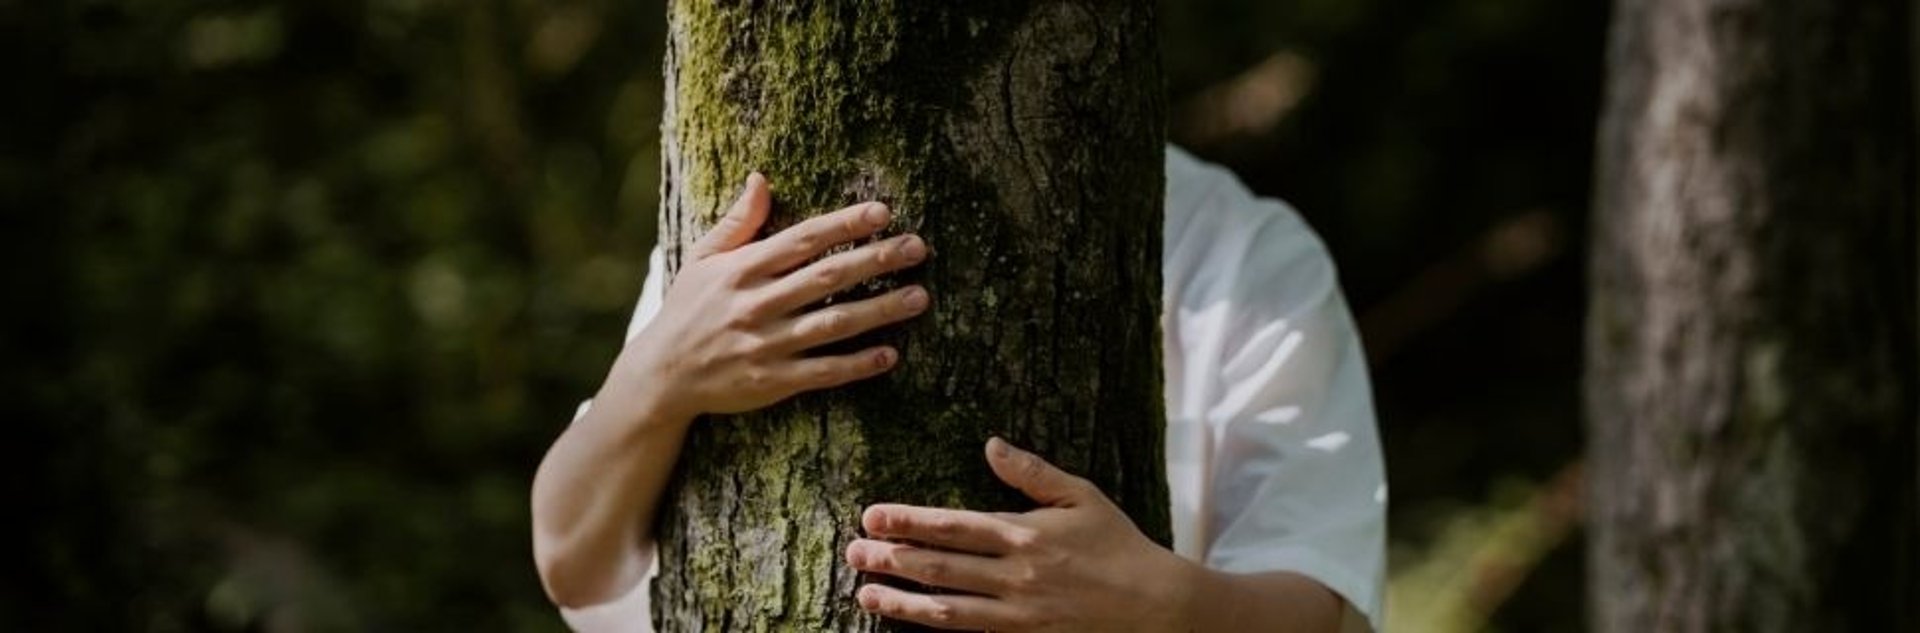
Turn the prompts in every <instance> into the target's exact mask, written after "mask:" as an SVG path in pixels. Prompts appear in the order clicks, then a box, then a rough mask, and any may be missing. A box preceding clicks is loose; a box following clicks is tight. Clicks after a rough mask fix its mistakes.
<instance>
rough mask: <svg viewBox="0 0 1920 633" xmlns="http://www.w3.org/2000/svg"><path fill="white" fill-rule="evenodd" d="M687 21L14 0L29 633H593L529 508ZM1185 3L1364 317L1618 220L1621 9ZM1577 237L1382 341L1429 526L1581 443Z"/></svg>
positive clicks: (1409, 531)
mask: <svg viewBox="0 0 1920 633" xmlns="http://www.w3.org/2000/svg"><path fill="white" fill-rule="evenodd" d="M660 13H661V9H660V7H659V6H658V5H657V4H652V3H646V2H625V3H615V2H608V1H606V0H562V1H554V2H532V1H529V0H473V1H469V2H446V1H444V0H389V1H385V2H321V1H317V0H287V1H281V2H261V1H243V0H234V1H216V0H164V1H157V0H147V1H135V0H70V1H69V2H64V3H26V2H23V1H22V0H0V64H5V68H6V76H7V77H8V78H9V79H11V80H12V81H11V82H10V86H9V89H8V90H7V92H8V96H7V97H6V98H4V99H0V121H4V126H5V127H4V135H0V204H3V205H4V208H5V210H6V215H5V220H4V222H5V224H4V225H0V226H4V229H5V230H4V236H5V242H4V246H5V248H4V250H3V251H0V257H3V258H4V260H3V261H0V270H4V271H5V273H4V274H5V275H6V278H7V281H8V288H9V292H8V297H9V298H10V301H8V309H7V310H4V311H0V323H4V326H5V330H6V336H5V339H4V343H0V345H4V347H0V351H3V352H4V356H3V357H4V359H5V363H4V364H0V379H3V380H4V382H5V384H6V385H8V389H9V394H8V396H9V397H7V398H5V399H4V401H5V402H4V404H0V413H4V414H5V418H4V419H6V420H8V421H9V422H11V423H12V424H10V425H9V427H10V428H13V429H16V432H15V433H14V434H13V436H12V438H11V439H10V440H9V442H8V444H9V446H11V447H12V448H13V451H12V452H13V453H14V455H13V456H12V457H11V458H10V459H9V460H7V461H6V469H7V470H6V471H4V472H0V475H5V477H4V481H5V483H4V485H5V486H6V488H5V492H6V496H7V499H9V500H10V501H11V502H12V504H13V508H12V510H13V512H12V513H11V516H12V517H13V519H12V520H10V521H7V522H6V527H5V528H0V530H3V531H0V536H4V537H6V538H7V539H8V540H7V542H8V543H9V545H11V547H10V548H9V550H10V553H9V554H8V555H7V556H8V557H9V562H8V564H7V569H8V571H7V573H6V584H5V585H4V586H0V589H3V591H0V628H4V629H7V630H33V629H71V630H127V629H136V630H153V631H173V630H200V629H216V630H254V629H265V630H284V627H287V626H304V627H306V628H312V629H322V630H325V629H376V630H494V629H515V630H551V629H555V628H558V627H559V621H558V619H557V618H556V617H555V616H554V613H553V611H552V609H551V608H550V607H549V606H548V605H547V604H546V602H545V599H544V597H543V596H542V594H541V592H540V589H539V586H538V583H537V581H536V579H535V577H534V573H533V570H532V566H531V557H530V554H529V551H528V541H529V536H528V529H527V511H526V508H527V498H526V496H527V487H528V483H529V479H530V476H531V472H532V470H533V467H534V465H535V464H536V463H537V462H538V459H539V457H540V455H541V453H542V452H543V451H544V449H545V447H546V444H547V442H549V441H550V439H551V438H552V437H553V436H554V435H555V434H556V433H557V432H558V431H559V429H560V428H561V427H562V426H563V425H564V424H565V423H566V421H567V419H568V415H569V414H570V413H571V412H572V410H573V408H574V405H575V404H576V403H577V402H578V401H580V400H581V399H583V398H584V397H586V396H587V395H589V394H590V393H591V390H592V389H594V388H595V387H596V385H597V384H598V379H599V377H600V375H601V373H602V372H603V371H605V368H606V366H607V364H608V362H609V361H610V360H611V359H612V358H613V355H614V354H615V352H616V351H617V349H616V348H617V345H618V341H619V335H620V332H621V328H622V326H623V324H624V323H625V319H626V316H627V314H626V313H627V310H628V309H629V307H630V306H631V302H632V301H633V299H634V297H635V294H636V292H637V290H638V287H639V283H640V280H641V278H642V276H643V274H644V272H645V270H644V267H645V254H646V251H647V248H648V246H649V245H650V244H651V242H652V240H653V232H654V218H653V212H654V208H655V200H656V196H657V191H658V182H657V180H658V171H659V167H658V156H657V147H656V144H657V142H658V136H657V135H658V120H659V97H660V90H661V88H660V72H659V68H660V66H659V55H660V50H659V49H660V42H661V33H660V28H661V16H660ZM1163 14H1164V17H1165V24H1166V27H1165V32H1166V35H1167V37H1166V40H1165V43H1164V44H1165V50H1166V58H1167V64H1168V70H1169V73H1168V74H1169V85H1168V86H1167V89H1168V90H1170V91H1171V93H1172V95H1173V97H1174V103H1176V104H1177V105H1179V106H1180V107H1179V108H1178V109H1177V110H1176V115H1177V116H1176V120H1175V121H1174V123H1173V126H1174V130H1175V136H1176V138H1177V139H1180V140H1182V141H1184V142H1187V143H1188V144H1190V145H1193V146H1194V148H1195V149H1196V150H1198V151H1199V152H1200V153H1201V154H1203V155H1205V156H1209V157H1212V158H1215V159H1217V160H1221V161H1224V162H1226V163H1227V164H1229V165H1230V166H1233V167H1235V168H1236V169H1237V170H1238V171H1240V172H1241V173H1242V174H1243V175H1244V176H1245V177H1246V178H1247V179H1248V180H1249V182H1250V183H1251V184H1253V185H1254V186H1255V187H1256V188H1257V189H1259V190H1261V191H1263V192H1267V193H1273V194H1279V195H1283V196H1285V197H1287V198H1289V199H1291V200H1293V201H1294V202H1295V203H1296V204H1297V205H1298V206H1300V207H1301V208H1302V209H1303V210H1304V211H1305V212H1306V213H1307V214H1308V216H1309V218H1310V219H1311V220H1312V221H1313V222H1314V223H1315V224H1316V226H1318V227H1320V229H1321V230H1322V231H1323V233H1325V234H1326V236H1327V238H1328V241H1329V243H1330V244H1331V245H1332V247H1333V249H1334V251H1335V254H1336V256H1337V257H1338V259H1339V260H1340V262H1341V264H1342V268H1343V271H1344V274H1345V278H1346V280H1347V282H1348V287H1349V294H1350V296H1351V297H1352V298H1353V303H1354V305H1355V306H1356V309H1357V310H1359V311H1360V312H1362V318H1363V322H1370V321H1369V317H1368V316H1367V315H1368V313H1369V310H1370V309H1371V307H1373V306H1377V305H1391V304H1393V301H1392V299H1393V297H1395V296H1396V295H1397V294H1398V293H1401V292H1403V290H1404V288H1406V287H1408V285H1409V284H1414V285H1415V286H1417V285H1418V283H1419V281H1418V280H1420V279H1422V278H1423V275H1424V274H1425V271H1427V270H1429V268H1430V267H1432V266H1433V265H1434V262H1437V261H1447V260H1448V259H1449V258H1450V257H1453V255H1452V254H1453V253H1456V252H1458V251H1460V250H1461V249H1462V248H1469V247H1470V246H1471V245H1473V244H1476V243H1478V242H1477V240H1480V239H1481V235H1482V233H1484V232H1485V231H1487V230H1489V229H1490V228H1491V227H1495V226H1498V225H1499V224H1500V223H1501V222H1503V221H1505V220H1506V219H1509V218H1511V217H1513V216H1515V215H1517V214H1521V213H1523V212H1528V211H1534V210H1540V209H1544V210H1546V211H1545V213H1546V214H1547V215H1546V217H1549V218H1551V219H1554V220H1555V221H1557V222H1558V224H1556V225H1555V226H1559V227H1564V232H1567V233H1570V234H1572V235H1574V236H1576V237H1577V235H1578V232H1579V229H1580V227H1582V226H1584V221H1583V220H1582V219H1581V218H1582V217H1583V213H1584V208H1585V196H1586V179H1587V164H1588V163H1587V161H1588V154H1589V153H1590V151H1589V150H1590V141H1589V137H1590V136H1591V131H1590V130H1591V126H1592V121H1593V116H1594V112H1593V107H1594V97H1595V91H1596V89H1597V86H1598V72H1597V71H1598V62H1599V55H1600V50H1599V41H1600V34H1601V32H1602V26H1603V25H1602V22H1603V18H1604V15H1605V7H1604V4H1603V3H1584V4H1567V3H1561V2H1551V1H1550V0H1437V1H1434V2H1422V3H1414V2H1392V3H1390V2H1386V1H1384V0H1289V1H1285V2H1267V1H1257V0H1205V1H1200V2H1166V3H1164V10H1163ZM1276 55H1280V57H1275V56H1276ZM1270 59H1279V60H1281V63H1277V64H1274V65H1270V66H1262V64H1263V60H1270ZM1250 68H1253V69H1258V68H1271V69H1274V70H1275V72H1274V73H1270V74H1260V73H1257V72H1256V73H1253V74H1248V73H1249V70H1248V69H1250ZM1239 77H1251V78H1252V79H1248V80H1244V81H1240V80H1237V79H1236V78H1239ZM1236 81H1239V83H1240V84H1245V87H1246V88H1247V89H1246V90H1241V91H1239V92H1235V91H1233V90H1228V91H1226V92H1221V90H1222V88H1221V86H1223V85H1227V86H1232V85H1236ZM1263 82H1264V83H1263ZM1275 82H1279V83H1275ZM1269 84H1271V85H1269ZM1262 90H1266V91H1268V92H1261V91H1262ZM1273 90H1281V91H1282V92H1280V93H1275V94H1279V95H1281V96H1282V97H1285V98H1284V99H1281V98H1279V97H1275V98H1274V99H1268V101H1270V102H1271V103H1269V106H1272V105H1273V104H1282V105H1284V106H1285V107H1283V108H1279V109H1274V108H1271V107H1270V108H1269V111H1262V112H1255V113H1254V114H1255V115H1257V116H1254V118H1252V119H1249V120H1252V121H1255V123H1256V124H1254V125H1252V127H1247V126H1241V127H1237V128H1232V129H1230V130H1228V132H1226V133H1213V132H1208V133H1204V134H1203V133H1200V132H1195V131H1194V130H1207V129H1212V128H1211V127H1209V125H1208V122H1209V121H1211V120H1212V119H1213V118H1214V117H1215V115H1216V114H1218V113H1217V112H1215V111H1214V110H1212V109H1209V106H1208V105H1207V104H1208V103H1211V102H1209V101H1208V99H1209V97H1207V96H1206V95H1210V94H1227V95H1230V96H1231V98H1228V99H1226V100H1225V101H1224V102H1226V103H1229V104H1230V105H1231V104H1233V103H1239V102H1240V101H1241V99H1240V97H1238V96H1232V95H1243V94H1254V95H1259V94H1268V93H1271V92H1272V91H1273ZM1285 90H1291V91H1292V92H1284V91H1285ZM1248 91H1251V92H1248ZM1275 99H1278V100H1275ZM1566 250H1568V249H1560V250H1559V251H1554V252H1550V253H1547V254H1546V255H1545V256H1544V257H1546V259H1545V260H1544V261H1543V262H1540V263H1539V265H1538V266H1537V267H1536V268H1534V269H1530V270H1531V271H1532V272H1529V273H1526V274H1517V275H1509V276H1506V277H1499V278H1497V279H1494V280H1493V281H1488V282H1486V283H1481V284H1479V285H1470V287H1468V288H1467V289H1466V290H1462V291H1460V293H1465V294H1464V295H1463V296H1462V297H1459V298H1458V301H1455V302H1454V303H1453V304H1450V305H1444V306H1441V307H1437V308H1434V310H1437V311H1439V312H1438V313H1436V314H1432V315H1426V316H1424V317H1421V316H1417V315H1416V317H1412V321H1408V318H1409V317H1404V316H1395V314H1397V313H1389V314H1387V316H1386V317H1381V318H1382V319H1384V321H1383V322H1386V323H1390V324H1392V323H1401V324H1404V323H1407V322H1412V323H1415V324H1416V325H1419V327H1414V328H1413V330H1414V332H1415V334H1416V335H1415V336H1412V337H1411V338H1409V339H1408V340H1409V341H1411V342H1410V343H1408V344H1406V345H1404V346H1399V347H1398V348H1397V349H1398V350H1400V351H1397V352H1395V353H1394V354H1392V355H1391V356H1390V357H1377V359H1376V360H1377V362H1378V364H1377V367H1376V369H1377V372H1378V380H1379V387H1380V392H1381V393H1380V398H1381V401H1382V405H1381V407H1382V411H1383V414H1384V415H1385V417H1384V419H1383V423H1384V424H1385V427H1386V432H1387V441H1388V448H1389V456H1390V460H1391V464H1392V468H1393V480H1394V485H1395V503H1396V508H1397V510H1399V509H1404V510H1407V512H1402V513H1397V514H1396V516H1395V519H1394V521H1395V523H1394V528H1395V530H1396V533H1397V535H1399V536H1397V538H1405V539H1413V540H1414V541H1415V542H1416V543H1417V542H1418V541H1419V540H1420V539H1422V538H1424V536H1423V535H1424V534H1425V533H1426V532H1427V531H1428V530H1429V526H1434V525H1443V524H1446V522H1444V521H1442V520H1440V519H1439V518H1434V517H1440V516H1442V515H1445V514H1447V512H1448V511H1449V509H1450V508H1456V507H1460V506H1463V505H1473V504H1477V503H1480V502H1482V501H1484V500H1485V499H1487V498H1488V496H1489V495H1490V494H1491V492H1490V491H1491V490H1492V489H1493V488H1494V482H1495V481H1496V480H1501V479H1502V478H1506V477H1519V478H1522V479H1535V480H1538V479H1541V478H1544V477H1545V476H1546V475H1547V474H1549V473H1551V472H1554V471H1555V469H1556V468H1558V467H1559V465H1560V464H1561V463H1562V462H1564V461H1565V460H1566V459H1567V458H1569V457H1570V456H1571V455H1572V454H1573V452H1574V450H1575V448H1576V444H1575V442H1577V437H1578V432H1577V425H1576V423H1575V417H1574V412H1575V410H1576V409H1575V406H1576V404H1577V401H1576V400H1575V398H1574V393H1575V391H1574V387H1575V382H1574V380H1575V378H1576V377H1577V366H1576V364H1575V362H1576V361H1577V358H1578V356H1577V355H1578V315H1579V312H1580V299H1579V297H1580V296H1581V291H1580V287H1581V283H1582V282H1581V280H1580V276H1579V265H1578V263H1577V257H1573V256H1571V255H1569V254H1567V253H1565V252H1564V251H1566ZM1460 293H1456V294H1460ZM1431 303H1432V302H1426V303H1419V304H1418V305H1429V304H1431ZM1389 312H1391V311H1389ZM1420 324H1424V325H1420ZM1402 329H1406V327H1402ZM1370 335H1371V333H1370ZM1490 337H1493V338H1490ZM1501 337H1503V338H1501ZM1488 340H1503V341H1504V343H1502V344H1499V345H1497V346H1495V348H1494V349H1489V346H1488V344H1487V343H1486V341H1488ZM1476 342H1477V343H1476ZM1462 359H1470V360H1462ZM1514 394H1522V395H1520V397H1518V398H1517V399H1516V398H1515V397H1514ZM1413 447H1419V448H1418V450H1415V449H1414V448H1413ZM1577 578H1578V575H1577V568H1575V569H1574V571H1561V572H1557V573H1556V575H1552V576H1550V577H1549V581H1548V582H1549V584H1547V585H1545V586H1547V587H1548V589H1545V590H1538V589H1528V588H1526V587H1523V588H1521V589H1520V591H1519V594H1518V595H1519V596H1521V598H1520V599H1521V600H1522V601H1523V604H1520V605H1519V606H1517V607H1516V610H1515V611H1514V612H1513V613H1515V614H1517V615H1509V616H1507V617H1508V619H1507V620H1505V623H1506V625H1507V626H1515V627H1521V628H1529V627H1530V626H1531V625H1532V624H1535V623H1538V622H1547V621H1550V620H1540V619H1538V618H1546V617H1551V615H1540V616H1535V615H1529V614H1530V613H1536V612H1537V613H1540V614H1558V615H1559V616H1560V617H1562V618H1565V616H1566V615H1567V613H1569V612H1567V611H1566V610H1565V608H1564V605H1565V603H1567V602H1568V601H1569V600H1577V599H1578V595H1577ZM1558 624H1561V625H1565V626H1566V627H1572V626H1577V622H1572V623H1569V621H1568V620H1565V619H1562V620H1559V621H1558Z"/></svg>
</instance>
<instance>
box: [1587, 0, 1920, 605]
mask: <svg viewBox="0 0 1920 633" xmlns="http://www.w3.org/2000/svg"><path fill="white" fill-rule="evenodd" d="M1615 11H1616V13H1615V23H1614V26H1613V34H1612V42H1611V48H1610V51H1609V57H1608V63H1609V66H1610V68H1609V71H1610V73H1611V78H1610V83H1609V95H1608V100H1607V102H1606V104H1605V110H1604V113H1605V114H1604V121H1603V123H1602V126H1601V132H1600V155H1599V173H1598V181H1597V187H1598V193H1597V200H1596V215H1597V218H1596V224H1595V239H1596V242H1595V246H1594V251H1593V259H1592V266H1593V268H1592V275H1593V295H1592V306H1591V312H1590V315H1589V318H1590V321H1589V323H1588V342H1587V349H1588V354H1589V363H1590V367H1589V370H1588V375H1587V406H1588V414H1589V420H1588V424H1589V433H1590V435H1589V450H1590V451H1591V454H1590V463H1591V469H1592V470H1591V472H1592V477H1591V482H1592V484H1591V485H1592V490H1591V493H1592V495H1593V512H1592V515H1591V516H1592V540H1591V550H1590V555H1591V562H1592V583H1591V588H1590V591H1591V596H1592V603H1593V613H1592V616H1593V623H1594V625H1595V628H1596V629H1597V630H1599V631H1619V632H1634V633H1639V632H1641V631H1914V630H1920V615H1916V613H1917V612H1916V609H1920V593H1917V590H1916V569H1920V549H1916V538H1920V526H1917V525H1916V520H1915V512H1916V497H1917V496H1920V492H1916V486H1917V485H1920V482H1916V477H1915V469H1914V464H1915V457H1916V451H1917V450H1920V449H1917V448H1916V446H1917V440H1916V437H1915V435H1916V433H1915V429H1916V415H1920V412H1917V411H1916V399H1915V390H1916V385H1915V381H1916V379H1917V378H1920V376H1916V349H1917V347H1916V346H1917V345H1920V341H1916V322H1915V313H1916V299H1917V297H1916V294H1917V293H1920V289H1917V288H1916V257H1917V256H1920V253H1916V241H1917V239H1916V238H1917V236H1916V230H1920V226H1917V225H1916V221H1915V215H1916V209H1915V204H1916V202H1915V178H1914V177H1915V173H1916V158H1915V151H1916V150H1915V145H1916V142H1915V125H1914V116H1915V114H1914V113H1915V110H1914V107H1913V101H1912V99H1913V85H1912V83H1911V82H1912V81H1913V77H1914V75H1913V73H1912V68H1911V64H1912V59H1913V58H1912V57H1911V55H1910V49H1909V46H1910V37H1911V34H1910V32H1909V29H1910V28H1911V22H1910V19H1911V17H1912V16H1911V13H1910V11H1911V7H1910V5H1909V3H1908V2H1906V1H1904V0H1842V1H1837V2H1800V1H1797V0H1618V3H1617V5H1616V8H1615Z"/></svg>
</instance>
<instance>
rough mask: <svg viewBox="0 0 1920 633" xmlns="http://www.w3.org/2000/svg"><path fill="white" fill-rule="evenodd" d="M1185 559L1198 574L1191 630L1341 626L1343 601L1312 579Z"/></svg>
mask: <svg viewBox="0 0 1920 633" xmlns="http://www.w3.org/2000/svg"><path fill="white" fill-rule="evenodd" d="M1182 562H1185V561H1182ZM1187 564H1188V565H1192V566H1193V567H1194V568H1195V572H1194V573H1195V574H1196V575H1197V576H1198V577H1197V578H1196V579H1195V582H1193V583H1192V584H1191V585H1189V586H1190V587H1192V588H1193V590H1192V592H1191V599H1190V600H1189V602H1188V605H1189V606H1188V607H1187V609H1186V612H1187V614H1188V616H1189V620H1188V621H1189V622H1192V623H1193V628H1192V630H1195V631H1301V632H1309V631H1311V632H1317V633H1335V632H1337V631H1339V630H1340V619H1341V616H1342V615H1344V609H1343V607H1344V606H1345V605H1344V603H1343V602H1342V601H1341V600H1340V596H1338V595H1336V594H1334V593H1333V591H1331V590H1329V589H1327V588H1326V586H1325V585H1321V584H1320V583H1318V582H1315V581H1314V580H1313V579H1311V578H1308V577H1306V576H1302V575H1300V574H1296V573H1293V572H1284V571H1279V572H1264V573H1258V574H1236V573H1232V572H1223V571H1216V570H1212V569H1207V568H1204V567H1201V566H1200V565H1197V564H1194V563H1190V562H1189V563H1187Z"/></svg>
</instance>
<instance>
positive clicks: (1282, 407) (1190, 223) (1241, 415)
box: [1164, 149, 1386, 630]
mask: <svg viewBox="0 0 1920 633" xmlns="http://www.w3.org/2000/svg"><path fill="white" fill-rule="evenodd" d="M1167 169H1168V208H1167V213H1168V220H1167V234H1166V241H1165V253H1164V257H1165V259H1166V261H1165V269H1164V273H1165V279H1166V286H1167V287H1166V288H1165V291H1166V292H1167V297H1166V303H1167V311H1168V314H1167V319H1168V328H1167V329H1168V331H1167V337H1168V341H1167V343H1168V345H1167V351H1166V354H1167V369H1168V371H1167V375H1168V380H1167V385H1168V409H1169V412H1168V413H1169V416H1168V418H1169V428H1168V452H1169V454H1168V461H1169V477H1168V479H1169V483H1170V484H1172V485H1173V486H1174V488H1175V490H1173V496H1174V498H1175V500H1176V501H1175V504H1176V508H1175V516H1176V517H1177V518H1181V519H1184V521H1180V522H1177V523H1176V526H1175V539H1176V546H1177V547H1178V548H1179V549H1181V550H1183V551H1182V553H1183V554H1187V555H1189V556H1193V557H1195V558H1199V559H1201V560H1204V561H1205V563H1206V565H1207V566H1208V567H1211V568H1214V569H1220V570H1224V571H1234V572H1255V571H1274V570H1288V571H1293V572H1297V573H1300V574H1303V575H1306V576H1309V577H1311V578H1313V579H1315V580H1317V581H1319V582H1320V583H1321V584H1323V585H1326V586H1327V587H1328V588H1329V589H1332V590H1333V591H1334V592H1335V593H1338V594H1339V595H1340V596H1341V597H1342V598H1343V599H1345V601H1346V602H1347V603H1348V605H1349V606H1350V607H1351V608H1352V609H1353V610H1355V611H1357V612H1358V613H1357V614H1352V613H1350V614H1349V615H1350V616H1354V615H1358V616H1364V618H1365V622H1357V620H1360V618H1359V617H1350V620H1349V625H1350V626H1349V627H1348V628H1352V626H1351V625H1356V624H1368V623H1370V624H1371V625H1372V628H1373V629H1374V630H1379V627H1380V625H1381V624H1382V622H1383V620H1382V619H1381V614H1382V604H1381V602H1382V593H1383V586H1384V583H1385V573H1386V572H1385V562H1386V554H1385V550H1386V543H1385V541H1386V479H1385V471H1384V468H1383V465H1382V460H1381V456H1380V447H1379V440H1378V438H1377V432H1376V429H1375V420H1374V411H1373V400H1372V390H1371V387H1370V386H1369V383H1368V379H1367V369H1366V357H1365V355H1364V354H1363V352H1362V348H1361V346H1360V341H1359V337H1358V336H1357V335H1356V333H1355V329H1354V326H1353V322H1352V318H1351V316H1350V315H1349V313H1348V310H1347V306H1346V301H1345V299H1344V298H1342V296H1341V294H1340V288H1339V283H1338V279H1337V276H1336V273H1335V270H1334V267H1333V262H1332V259H1331V258H1330V257H1329V256H1328V254H1327V252H1326V248H1325V246H1324V245H1323V244H1321V242H1320V240H1319V238H1318V236H1316V235H1315V234H1314V233H1313V231H1312V229H1310V228H1309V227H1307V226H1306V224H1305V223H1304V222H1303V221H1302V220H1301V219H1300V218H1299V216H1298V215H1297V214H1296V213H1294V211H1293V210H1292V209H1291V208H1288V207H1287V206H1286V205H1284V204H1282V203H1280V202H1279V201H1276V200H1268V199H1261V198H1257V197H1255V196H1254V195H1253V194H1252V192H1250V191H1248V190H1247V189H1246V187H1244V186H1243V185H1241V184H1240V183H1239V181H1238V180H1236V179H1235V178H1234V177H1233V176H1232V175H1231V174H1230V173H1228V172H1227V171H1226V170H1224V169H1222V168H1219V167H1215V166H1211V165H1205V164H1202V163H1199V162H1198V161H1195V160H1193V159H1192V158H1191V157H1188V156H1187V155H1185V154H1184V153H1182V152H1179V151H1178V150H1173V149H1170V150H1169V152H1168V167H1167ZM1183 497H1184V500H1183ZM1182 505H1184V506H1185V507H1184V508H1183V507H1180V506H1182ZM1183 509H1184V510H1186V512H1182V511H1181V510H1183ZM1183 515H1184V516H1183ZM1183 532H1184V534H1183Z"/></svg>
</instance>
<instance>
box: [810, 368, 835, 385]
mask: <svg viewBox="0 0 1920 633" xmlns="http://www.w3.org/2000/svg"><path fill="white" fill-rule="evenodd" d="M840 374H841V371H840V369H839V368H837V367H834V366H833V365H830V364H825V363H822V364H821V365H819V366H817V367H814V368H812V369H811V370H809V371H808V375H807V380H808V381H809V382H811V383H813V384H816V385H831V384H834V383H836V382H839V381H840Z"/></svg>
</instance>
